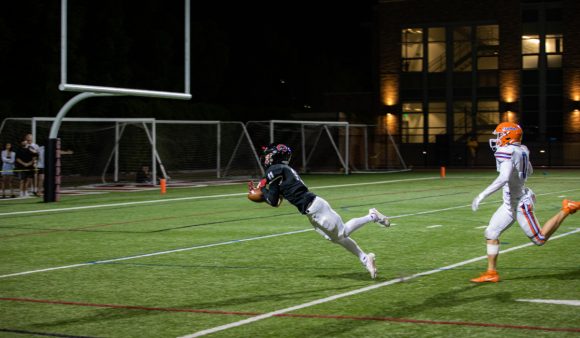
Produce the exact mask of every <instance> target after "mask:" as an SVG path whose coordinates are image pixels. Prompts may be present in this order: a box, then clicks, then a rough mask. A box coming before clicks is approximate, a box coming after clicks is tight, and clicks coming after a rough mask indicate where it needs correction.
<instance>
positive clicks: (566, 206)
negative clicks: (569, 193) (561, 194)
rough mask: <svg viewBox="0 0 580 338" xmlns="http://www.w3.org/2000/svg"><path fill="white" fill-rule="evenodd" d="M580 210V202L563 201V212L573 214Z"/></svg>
mask: <svg viewBox="0 0 580 338" xmlns="http://www.w3.org/2000/svg"><path fill="white" fill-rule="evenodd" d="M578 209H580V202H577V201H572V200H563V201H562V210H563V211H564V212H566V213H568V214H573V213H575V212H576V211H578Z"/></svg>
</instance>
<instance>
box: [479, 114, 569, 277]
mask: <svg viewBox="0 0 580 338" xmlns="http://www.w3.org/2000/svg"><path fill="white" fill-rule="evenodd" d="M493 134H494V135H496V138H495V139H490V140H489V144H490V147H491V149H492V150H493V151H494V156H495V160H496V165H497V171H498V172H499V175H498V177H497V178H496V179H495V181H493V182H492V183H491V184H490V185H489V186H488V187H487V188H486V189H485V190H484V191H483V192H481V193H480V194H479V195H477V196H476V197H475V199H474V200H473V203H472V205H471V208H472V209H473V211H476V210H477V209H478V208H479V204H480V203H481V201H483V200H484V199H485V198H486V197H488V196H489V195H491V194H493V193H494V192H496V191H498V190H499V189H502V188H503V203H502V205H501V206H500V207H499V208H498V209H497V210H496V212H495V213H494V214H493V216H492V217H491V220H490V221H489V225H488V226H487V228H486V229H485V238H486V240H487V271H486V272H484V273H483V274H481V276H480V277H477V278H473V279H471V281H472V282H475V283H484V282H492V283H494V282H498V281H499V280H500V278H499V274H498V273H497V270H496V265H497V257H498V255H499V236H500V235H501V234H502V233H503V232H504V231H505V230H506V229H508V228H509V227H510V226H511V225H512V224H513V223H514V222H515V221H517V222H518V223H519V225H520V228H521V229H522V230H523V231H524V233H525V234H526V236H528V237H529V238H530V240H531V241H532V242H533V243H534V244H536V245H543V244H544V243H545V242H546V241H547V240H548V239H549V238H550V236H552V234H553V233H554V232H555V231H556V230H557V229H558V227H559V226H560V224H562V222H563V221H564V219H565V218H566V217H568V215H569V214H573V213H575V212H576V211H577V210H578V208H580V202H576V201H572V200H569V199H565V200H563V201H562V208H561V210H560V211H559V212H558V213H557V214H556V215H554V216H553V217H552V218H550V219H549V220H548V221H547V222H546V223H545V224H544V226H543V227H540V223H539V222H538V220H537V219H536V216H535V215H534V203H535V201H536V196H535V195H534V193H533V192H532V190H531V189H530V188H527V187H526V185H525V183H526V180H527V178H528V176H530V175H531V174H532V164H531V163H530V151H529V150H528V148H527V147H526V146H525V145H523V144H522V134H523V132H522V128H521V127H520V126H519V125H517V124H515V123H512V122H503V123H500V124H499V125H498V126H497V127H496V128H495V130H494V132H493Z"/></svg>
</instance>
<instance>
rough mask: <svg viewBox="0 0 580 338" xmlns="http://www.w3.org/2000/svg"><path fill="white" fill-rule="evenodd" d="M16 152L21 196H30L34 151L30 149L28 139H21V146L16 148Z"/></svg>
mask: <svg viewBox="0 0 580 338" xmlns="http://www.w3.org/2000/svg"><path fill="white" fill-rule="evenodd" d="M15 153H16V160H15V162H14V168H15V169H16V172H17V173H18V175H19V178H20V197H28V196H29V195H28V187H29V186H30V182H31V180H32V178H33V177H34V171H33V169H34V153H32V152H31V151H30V150H29V149H28V142H27V141H26V139H23V140H22V141H20V147H18V148H16V151H15Z"/></svg>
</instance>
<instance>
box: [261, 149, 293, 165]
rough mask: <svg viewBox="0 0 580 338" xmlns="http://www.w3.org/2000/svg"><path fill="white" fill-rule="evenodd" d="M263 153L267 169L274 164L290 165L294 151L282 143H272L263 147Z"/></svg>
mask: <svg viewBox="0 0 580 338" xmlns="http://www.w3.org/2000/svg"><path fill="white" fill-rule="evenodd" d="M262 151H263V152H262V164H263V165H264V167H265V168H268V167H269V166H271V165H272V164H279V163H282V164H288V163H290V159H291V158H292V149H290V147H288V146H287V145H285V144H281V143H272V144H270V145H268V146H266V147H262Z"/></svg>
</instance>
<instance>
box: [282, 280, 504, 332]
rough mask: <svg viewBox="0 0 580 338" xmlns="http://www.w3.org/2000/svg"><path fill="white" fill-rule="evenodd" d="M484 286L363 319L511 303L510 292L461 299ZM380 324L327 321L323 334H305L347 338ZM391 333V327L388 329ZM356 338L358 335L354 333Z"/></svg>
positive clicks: (402, 303) (310, 329) (398, 305)
mask: <svg viewBox="0 0 580 338" xmlns="http://www.w3.org/2000/svg"><path fill="white" fill-rule="evenodd" d="M482 285H483V284H469V285H466V286H464V287H462V288H459V289H453V290H451V291H448V292H442V293H438V294H435V295H433V296H431V297H429V298H426V299H424V300H423V302H421V303H418V304H409V303H408V302H406V301H400V302H397V303H395V304H391V305H389V307H388V308H386V307H385V308H383V309H379V310H376V311H373V312H371V313H368V314H365V315H364V317H369V318H383V317H388V318H416V317H417V316H418V315H419V316H420V315H421V314H422V313H425V312H429V311H431V310H433V309H445V308H453V307H456V306H461V305H465V304H469V303H474V302H480V301H482V300H486V299H489V300H495V301H499V302H511V301H512V296H511V293H509V292H498V293H492V294H489V295H485V296H481V295H477V296H472V297H469V296H468V297H459V296H460V295H461V294H462V293H463V292H468V291H471V290H474V289H475V288H479V287H481V286H482ZM346 314H348V310H345V313H341V314H336V315H346ZM377 323H382V322H377V321H372V320H364V321H362V320H361V321H358V320H352V321H351V320H344V321H335V322H333V323H330V322H328V321H325V322H324V325H321V326H320V331H319V332H316V329H315V328H313V326H309V327H308V328H307V330H308V332H303V334H304V335H305V336H315V337H335V336H348V332H349V331H353V330H356V329H357V328H359V327H364V326H367V325H377ZM386 330H388V328H386ZM293 334H294V335H295V336H300V332H293ZM384 334H388V331H384V332H382V334H379V335H377V336H384ZM409 334H410V335H411V334H412V330H411V331H409ZM353 336H355V335H354V334H353Z"/></svg>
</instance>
